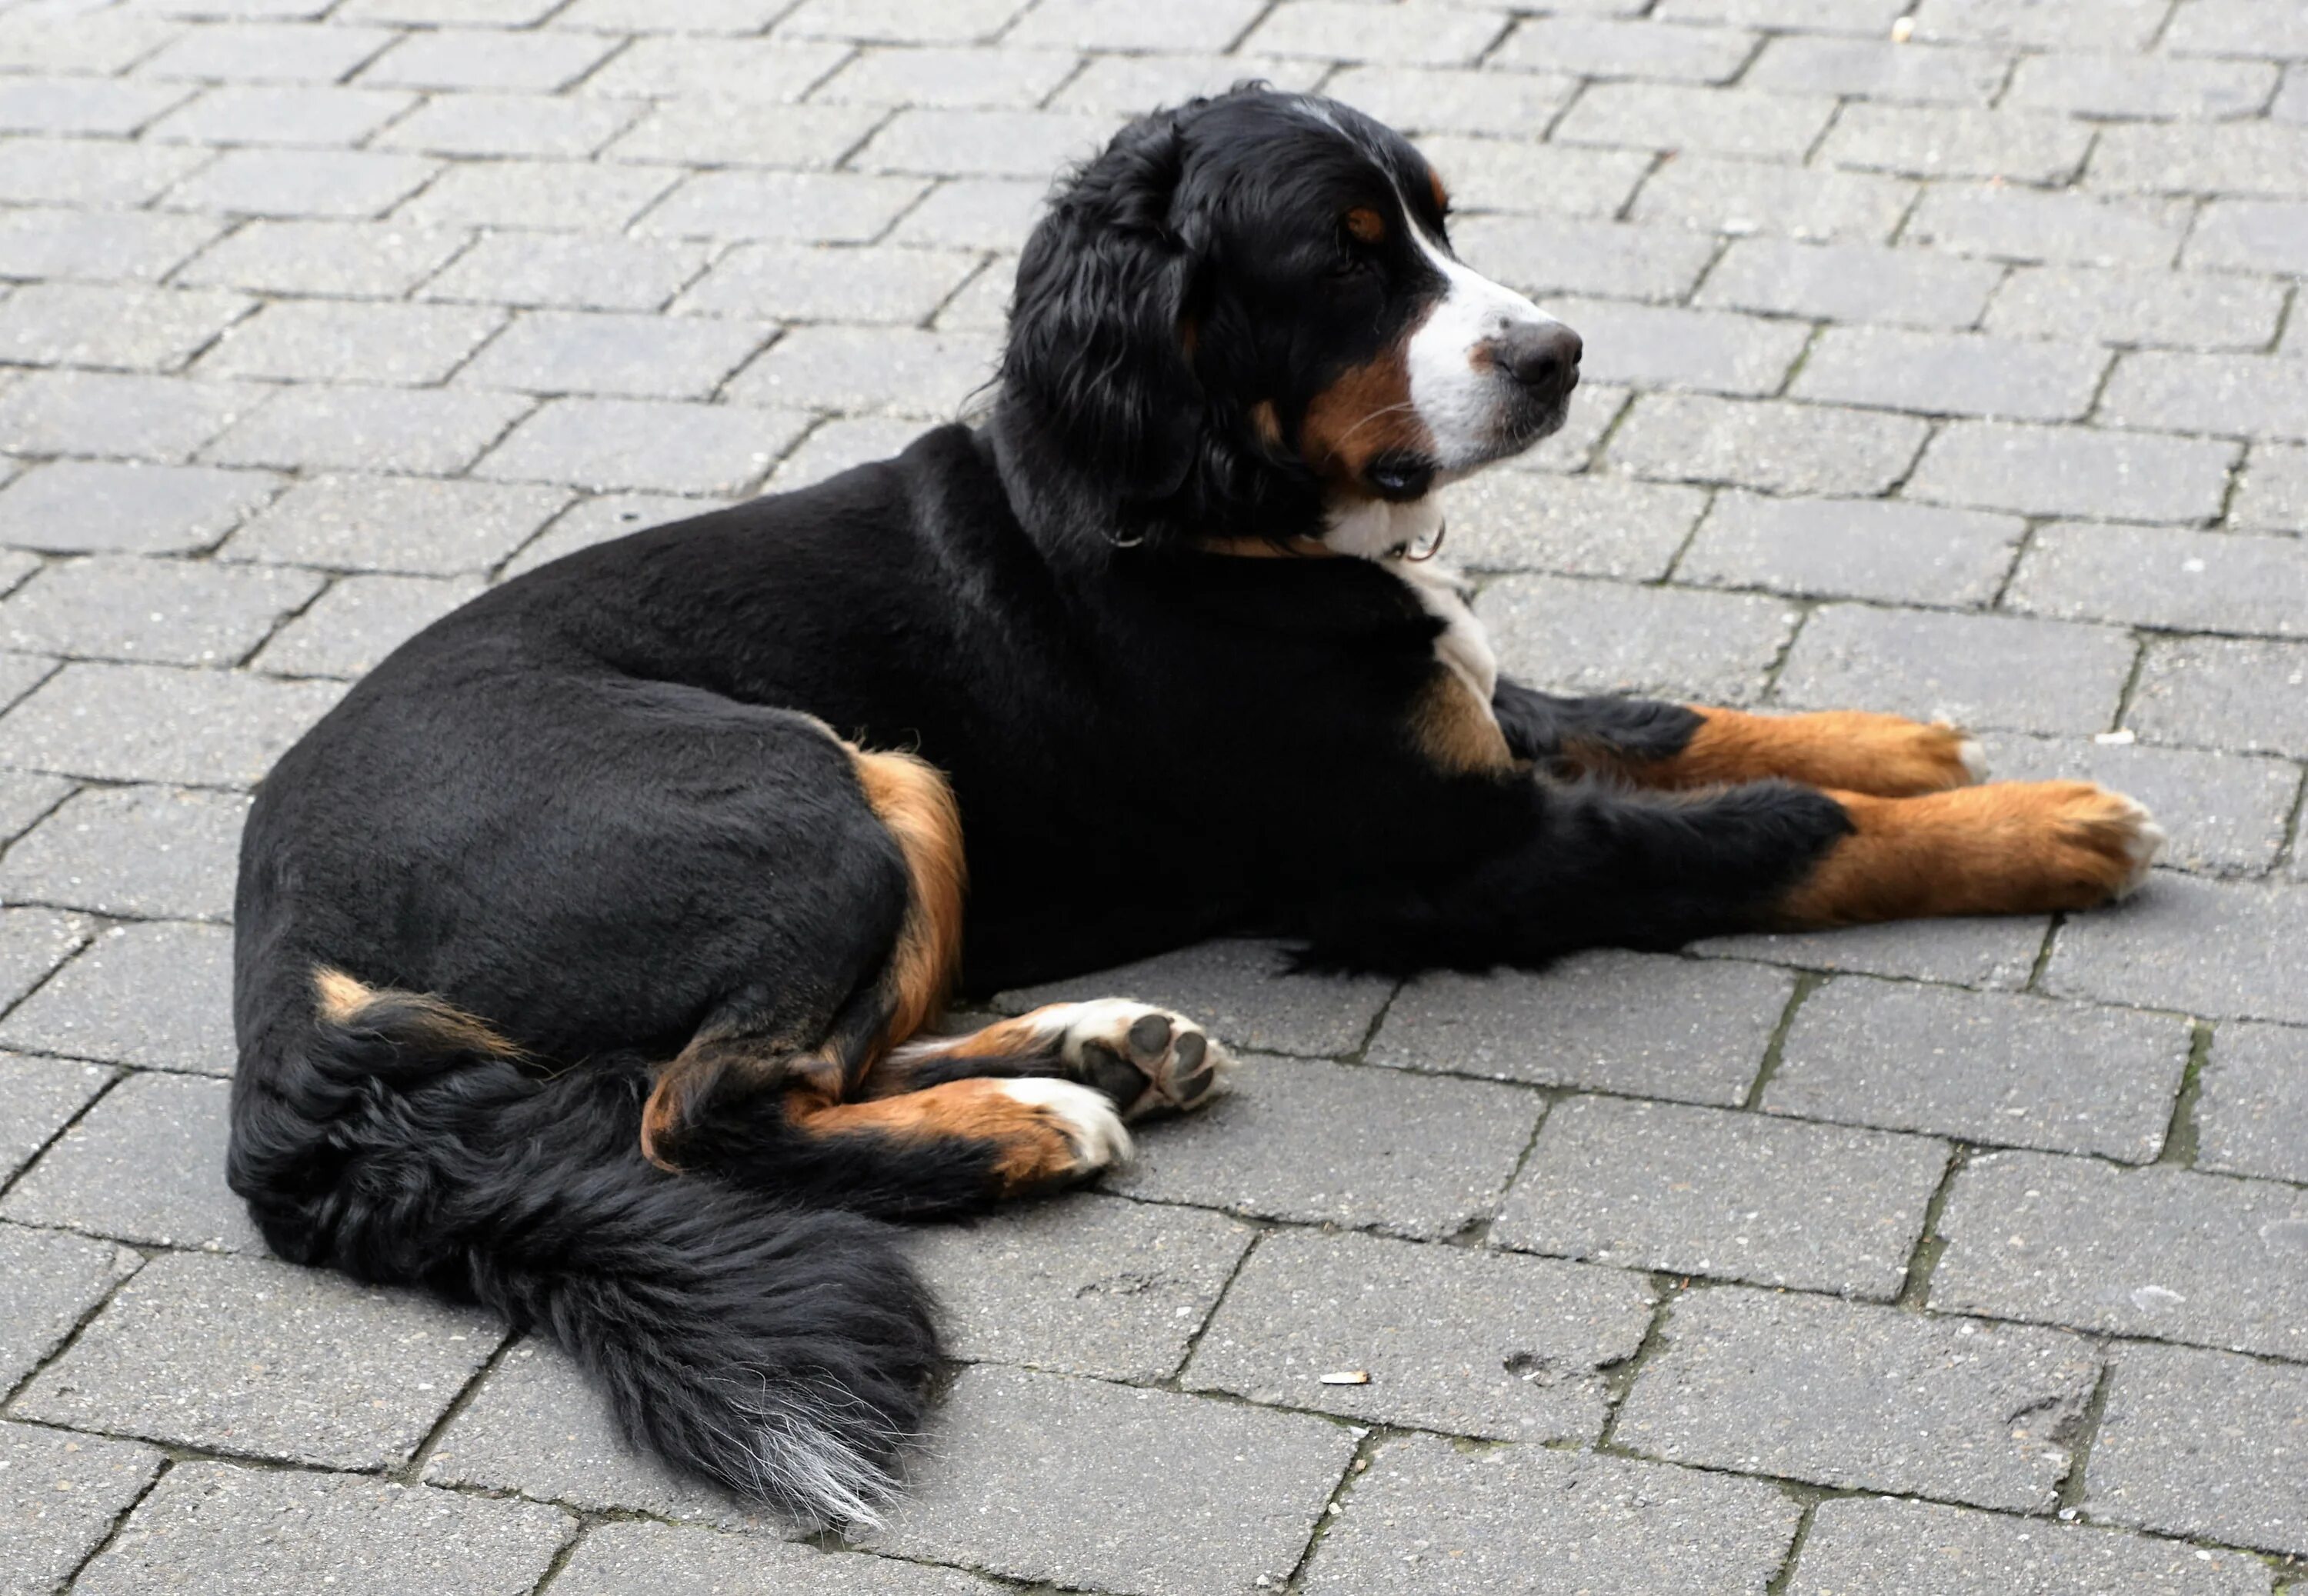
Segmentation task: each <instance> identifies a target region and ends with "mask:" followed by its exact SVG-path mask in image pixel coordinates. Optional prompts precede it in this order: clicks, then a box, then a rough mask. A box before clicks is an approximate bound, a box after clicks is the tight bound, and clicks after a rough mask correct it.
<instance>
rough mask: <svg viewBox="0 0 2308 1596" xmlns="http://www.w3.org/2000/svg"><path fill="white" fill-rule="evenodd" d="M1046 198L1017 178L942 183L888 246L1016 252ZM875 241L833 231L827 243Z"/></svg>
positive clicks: (859, 233)
mask: <svg viewBox="0 0 2308 1596" xmlns="http://www.w3.org/2000/svg"><path fill="white" fill-rule="evenodd" d="M860 181H865V179H860ZM885 181H890V180H885ZM1047 193H1048V185H1047V184H1039V183H1028V182H1024V181H1021V180H1020V179H1017V178H1012V177H960V178H954V179H951V180H949V181H947V182H944V183H941V184H938V185H937V186H936V187H935V188H934V189H932V190H931V191H930V193H929V194H928V196H927V197H926V198H925V199H924V200H923V201H922V202H920V203H919V204H917V205H915V206H914V207H913V208H912V209H911V210H907V211H906V213H905V215H904V216H903V218H902V219H900V221H899V222H898V225H897V226H896V227H893V228H891V229H890V232H889V237H888V242H890V243H892V244H926V245H948V246H950V247H952V248H955V249H1000V250H1014V249H1016V248H1018V247H1019V245H1021V243H1022V242H1023V241H1024V240H1025V237H1026V235H1027V233H1028V231H1029V229H1030V228H1031V227H1033V225H1034V221H1035V219H1036V218H1037V217H1038V216H1039V215H1040V214H1041V211H1042V202H1043V200H1044V199H1045V198H1046V195H1047ZM875 230H878V226H877V228H876V229H875ZM768 236H771V237H785V236H791V235H788V234H783V233H773V234H770V235H768ZM801 236H803V237H805V238H806V237H809V236H811V235H808V234H804V235H801ZM871 236H873V231H870V230H867V229H863V228H857V229H849V230H847V231H840V232H833V231H831V230H829V236H828V239H827V241H828V242H831V243H841V242H845V241H849V240H854V239H859V238H866V237H871Z"/></svg>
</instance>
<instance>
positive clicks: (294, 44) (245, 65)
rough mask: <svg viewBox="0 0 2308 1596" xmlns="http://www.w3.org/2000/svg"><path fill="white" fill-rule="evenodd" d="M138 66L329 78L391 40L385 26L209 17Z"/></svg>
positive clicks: (198, 73) (283, 79)
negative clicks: (370, 26)
mask: <svg viewBox="0 0 2308 1596" xmlns="http://www.w3.org/2000/svg"><path fill="white" fill-rule="evenodd" d="M170 31H172V32H174V33H175V37H174V38H172V39H169V40H168V43H167V44H166V45H164V46H162V47H161V48H160V49H159V52H158V53H156V54H154V55H153V56H151V58H150V59H149V60H147V61H145V62H144V63H143V64H142V66H140V67H139V68H138V69H137V70H138V71H139V72H141V73H143V74H144V75H145V76H147V77H155V78H205V79H220V80H226V81H230V82H256V83H333V82H337V81H339V80H340V79H341V78H343V77H345V76H346V75H347V74H348V73H350V72H352V70H353V69H354V68H355V67H357V66H358V65H360V64H361V63H363V62H364V61H366V60H368V59H369V58H370V57H371V56H375V54H376V53H377V52H378V51H379V50H382V49H383V48H384V47H385V46H387V45H389V44H391V43H392V41H393V39H394V37H395V35H394V34H393V32H392V30H391V29H387V28H357V27H351V26H348V25H346V24H343V23H336V24H332V25H331V26H329V27H326V28H314V27H309V26H306V25H304V24H302V23H297V22H236V21H211V22H208V23H206V24H204V25H203V26H202V27H198V28H192V29H186V30H182V31H177V30H170Z"/></svg>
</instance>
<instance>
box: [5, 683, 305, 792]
mask: <svg viewBox="0 0 2308 1596" xmlns="http://www.w3.org/2000/svg"><path fill="white" fill-rule="evenodd" d="M336 699H337V689H335V688H333V687H326V686H323V685H321V684H318V683H314V684H309V685H306V684H290V683H287V682H278V683H276V682H259V681H257V680H255V679H254V678H252V677H247V676H241V675H237V674H227V673H224V672H218V671H186V670H178V669H175V668H173V667H168V666H160V665H66V666H65V668H64V669H63V670H62V671H60V672H58V673H57V674H56V675H54V676H52V677H50V678H49V679H48V680H47V682H45V683H43V684H42V686H41V688H40V690H39V691H38V692H35V693H34V694H33V695H32V696H31V697H30V698H29V699H25V700H24V701H23V702H22V703H21V704H19V705H17V706H16V708H14V709H13V710H11V711H10V712H9V716H8V722H7V725H8V733H9V739H10V745H11V746H10V753H9V758H10V759H11V761H12V762H13V763H14V764H16V765H19V766H22V767H24V768H29V769H35V770H55V771H61V772H64V773H65V774H68V775H73V776H89V777H98V778H99V779H103V780H112V781H164V782H177V783H181V784H183V785H186V786H245V785H250V784H253V783H254V781H255V780H256V779H257V778H258V777H261V776H263V774H264V772H265V771H266V770H267V769H269V768H271V764H272V761H273V760H274V759H278V758H279V757H280V755H281V754H282V753H283V752H284V751H286V750H287V749H288V745H289V743H291V742H294V741H295V740H296V739H297V736H298V735H299V734H301V733H302V732H303V731H304V730H305V728H306V726H308V725H311V724H312V723H313V722H314V720H317V719H318V718H320V716H321V714H322V712H323V711H324V710H326V709H327V708H329V706H330V705H332V703H334V702H335V701H336Z"/></svg>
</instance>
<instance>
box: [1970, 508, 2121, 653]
mask: <svg viewBox="0 0 2308 1596" xmlns="http://www.w3.org/2000/svg"><path fill="white" fill-rule="evenodd" d="M2054 519H2057V518H2055V517H2053V516H2048V515H2031V516H2028V517H2027V518H2026V519H2023V520H2022V521H2021V523H2020V526H2019V538H2018V540H2017V541H2015V542H2014V543H2013V544H2012V545H2011V558H2010V559H2009V560H2007V561H2006V562H2004V566H2003V576H2002V579H2001V580H1999V581H1998V582H1997V583H1996V584H1995V596H1994V597H1992V598H1990V599H1989V600H1988V601H1987V608H1988V611H1989V613H1991V614H2011V613H2012V612H2011V611H2009V610H2006V609H2005V608H2004V607H2003V600H2004V598H2005V596H2007V595H2009V594H2010V593H2011V584H2012V583H2013V582H2015V581H2017V580H2018V579H2019V567H2020V565H2021V564H2022V563H2023V562H2026V560H2027V558H2028V551H2029V550H2030V549H2032V548H2034V547H2035V546H2036V534H2037V532H2039V531H2041V530H2042V529H2043V528H2045V527H2047V526H2049V525H2050V524H2051V523H2052V522H2053V521H2054ZM2131 664H2132V669H2133V670H2135V671H2137V670H2138V669H2139V668H2140V661H2139V659H2138V657H2137V656H2134V658H2133V660H2132V662H2131Z"/></svg>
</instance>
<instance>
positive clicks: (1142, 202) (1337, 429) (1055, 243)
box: [1002, 86, 1580, 553]
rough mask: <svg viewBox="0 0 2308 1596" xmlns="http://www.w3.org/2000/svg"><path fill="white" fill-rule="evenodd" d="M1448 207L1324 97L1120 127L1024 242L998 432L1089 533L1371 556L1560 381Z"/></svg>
mask: <svg viewBox="0 0 2308 1596" xmlns="http://www.w3.org/2000/svg"><path fill="white" fill-rule="evenodd" d="M1448 210H1449V202H1448V197H1447V195H1446V194H1445V193H1444V190H1443V186H1442V180H1441V179H1440V178H1439V177H1437V176H1435V174H1434V169H1433V168H1432V167H1429V166H1428V165H1427V164H1426V162H1425V159H1423V158H1422V157H1421V156H1420V155H1419V154H1418V152H1417V150H1414V149H1412V148H1411V147H1410V145H1409V144H1408V142H1406V141H1405V140H1404V139H1403V138H1402V137H1401V136H1400V135H1399V134H1397V133H1393V132H1392V131H1391V130H1390V129H1388V128H1385V127H1382V126H1381V125H1380V124H1377V123H1375V122H1374V121H1372V120H1371V119H1370V118H1369V117H1367V116H1363V115H1362V114H1361V113H1359V112H1357V111H1355V110H1353V109H1351V108H1349V107H1346V106H1343V105H1340V104H1339V103H1337V102H1336V101H1334V100H1327V99H1320V98H1318V97H1315V96H1311V95H1303V94H1283V93H1278V92H1275V91H1273V90H1268V89H1264V88H1262V87H1256V86H1250V87H1244V88H1241V89H1237V90H1235V91H1233V92H1232V93H1229V94H1226V95H1222V96H1219V97H1217V98H1215V99H1205V100H1196V101H1193V103H1191V104H1189V105H1186V106H1183V107H1179V108H1177V109H1176V110H1172V111H1164V112H1158V113H1157V114H1155V115H1154V116H1148V117H1145V118H1143V119H1141V120H1140V121H1138V122H1135V123H1132V124H1131V125H1130V126H1128V127H1126V128H1124V129H1123V131H1122V132H1121V133H1118V134H1117V135H1115V139H1114V141H1113V142H1112V143H1110V144H1109V145H1107V148H1106V150H1104V151H1103V152H1102V153H1100V154H1099V155H1098V156H1097V157H1095V158H1094V159H1091V160H1090V161H1089V162H1088V163H1087V164H1085V165H1084V166H1083V167H1081V169H1080V170H1078V171H1077V172H1075V173H1074V174H1073V175H1072V177H1071V178H1069V179H1068V180H1067V181H1066V182H1065V183H1064V184H1062V185H1061V187H1060V188H1059V190H1058V192H1057V193H1055V195H1054V196H1053V198H1052V200H1051V203H1050V208H1049V211H1048V214H1047V215H1046V216H1045V217H1044V219H1042V221H1041V223H1040V224H1039V226H1038V227H1036V228H1035V230H1034V233H1033V236H1032V237H1031V238H1030V239H1029V241H1028V243H1027V245H1026V251H1025V255H1024V258H1023V259H1022V261H1021V262H1020V265H1019V270H1018V286H1017V293H1016V296H1015V298H1014V299H1013V300H1012V307H1011V315H1010V339H1009V345H1008V348H1007V350H1006V352H1005V354H1004V356H1003V366H1002V425H1003V428H1004V431H1005V433H1006V434H1007V435H1008V436H1009V437H1010V438H1011V439H1012V441H1013V442H1015V441H1020V440H1022V441H1024V442H1025V446H1027V447H1030V448H1032V450H1033V453H1034V456H1035V460H1036V467H1037V468H1038V469H1047V470H1054V471H1056V472H1059V473H1062V474H1063V475H1064V476H1065V477H1066V478H1067V479H1068V481H1067V484H1066V487H1067V490H1068V491H1066V492H1065V493H1064V494H1063V498H1064V501H1065V502H1067V503H1068V504H1069V506H1070V507H1071V508H1072V511H1074V512H1075V513H1081V512H1082V511H1092V512H1093V514H1092V519H1097V520H1098V521H1100V522H1101V523H1103V524H1102V525H1100V526H1099V527H1098V532H1099V533H1101V534H1103V535H1104V536H1106V537H1107V538H1108V539H1113V540H1120V541H1130V540H1135V539H1138V538H1145V539H1147V540H1149V541H1151V542H1157V543H1159V542H1175V541H1177V540H1180V539H1184V538H1193V537H1242V536H1253V537H1265V538H1272V539H1277V540H1287V539H1290V538H1294V537H1320V538H1325V539H1328V540H1329V541H1330V542H1331V545H1332V546H1334V547H1339V549H1340V551H1341V552H1352V553H1378V552H1381V548H1380V547H1379V546H1375V543H1376V540H1380V539H1385V538H1388V537H1390V536H1391V532H1390V531H1389V528H1391V527H1394V526H1397V525H1399V524H1402V518H1399V517H1394V516H1391V515H1390V514H1389V513H1388V512H1387V511H1388V507H1389V506H1391V505H1392V506H1399V505H1406V504H1410V505H1416V504H1417V503H1419V502H1422V501H1424V500H1425V496H1426V495H1427V493H1429V492H1430V491H1431V490H1432V489H1433V488H1434V487H1435V486H1436V485H1440V484H1442V483H1444V482H1448V481H1450V480H1451V479H1452V478H1454V477H1457V476H1463V475H1465V474H1466V473H1467V472H1468V471H1471V470H1473V469H1474V468H1477V467H1478V466H1481V465H1483V464H1485V463H1486V462H1488V461H1490V460H1494V459H1499V458H1501V457H1503V456H1505V455H1509V454H1512V453H1514V452H1516V451H1517V450H1521V449H1523V448H1525V447H1527V446H1529V444H1530V443H1532V442H1535V441H1537V439H1539V438H1542V437H1544V436H1546V434H1547V433H1551V432H1553V431H1554V429H1555V428H1556V427H1558V426H1560V425H1562V423H1563V412H1564V409H1565V407H1566V405H1567V403H1568V401H1569V399H1570V395H1571V390H1572V387H1573V386H1574V385H1576V383H1577V382H1578V381H1579V356H1580V344H1579V338H1578V335H1577V334H1576V333H1574V332H1572V330H1571V329H1569V328H1568V327H1565V326H1564V325H1563V323H1561V322H1557V321H1555V320H1554V318H1553V317H1551V316H1549V315H1547V314H1546V313H1545V312H1543V311H1541V310H1540V309H1539V308H1538V307H1537V305H1533V304H1532V303H1531V302H1530V301H1529V300H1528V299H1526V298H1524V297H1523V296H1521V295H1520V294H1517V293H1515V292H1513V291H1512V290H1511V289H1508V288H1505V287H1501V286H1500V285H1498V284H1497V283H1494V282H1492V281H1490V280H1489V279H1486V278H1484V277H1482V276H1480V275H1478V274H1477V273H1476V272H1475V271H1473V270H1469V269H1468V267H1466V266H1464V265H1462V264H1461V263H1460V262H1459V260H1458V259H1457V257H1456V256H1455V255H1453V254H1452V253H1451V243H1450V236H1449V232H1448V229H1447V223H1446V217H1447V214H1448ZM1356 545H1374V546H1356Z"/></svg>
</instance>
